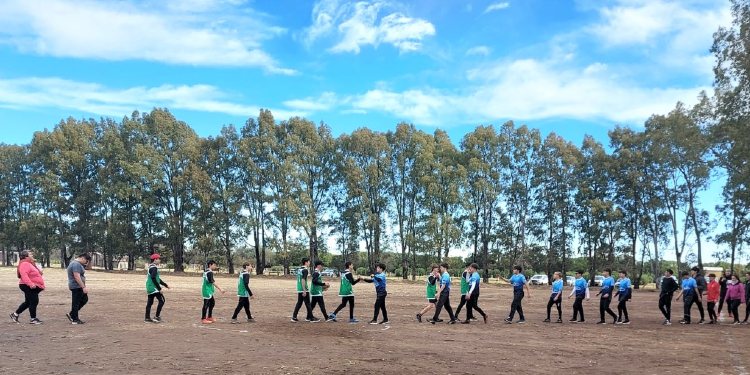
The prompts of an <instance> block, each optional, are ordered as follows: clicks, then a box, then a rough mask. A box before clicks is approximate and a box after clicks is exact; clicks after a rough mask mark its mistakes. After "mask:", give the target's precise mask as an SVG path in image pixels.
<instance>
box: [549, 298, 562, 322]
mask: <svg viewBox="0 0 750 375" xmlns="http://www.w3.org/2000/svg"><path fill="white" fill-rule="evenodd" d="M555 296H557V294H553V295H551V296H549V301H548V302H547V319H550V313H551V312H552V306H555V305H557V319H562V296H558V297H559V298H555Z"/></svg>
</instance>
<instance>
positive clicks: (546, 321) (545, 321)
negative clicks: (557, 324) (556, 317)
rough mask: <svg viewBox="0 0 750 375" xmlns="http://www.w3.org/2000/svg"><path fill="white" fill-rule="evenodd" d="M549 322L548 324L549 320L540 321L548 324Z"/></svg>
mask: <svg viewBox="0 0 750 375" xmlns="http://www.w3.org/2000/svg"><path fill="white" fill-rule="evenodd" d="M549 322H550V320H549V318H547V319H544V320H542V323H549Z"/></svg>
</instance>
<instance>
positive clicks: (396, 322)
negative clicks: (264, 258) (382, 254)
mask: <svg viewBox="0 0 750 375" xmlns="http://www.w3.org/2000/svg"><path fill="white" fill-rule="evenodd" d="M86 275H87V277H88V285H89V287H90V288H91V291H90V294H89V295H90V301H89V304H88V305H87V306H86V307H85V308H84V309H83V310H82V311H81V318H82V319H83V320H85V321H86V322H87V323H86V324H85V325H82V326H73V325H70V324H69V322H68V321H67V319H66V318H65V313H66V312H67V311H69V309H70V307H69V303H70V294H69V292H68V290H67V287H66V279H65V273H64V272H63V271H62V270H59V269H48V270H46V272H45V278H46V280H47V290H46V291H45V292H43V293H42V294H41V303H40V306H39V318H40V319H42V320H43V321H44V324H42V325H39V326H32V325H29V324H25V322H27V321H28V313H24V314H23V315H22V317H21V319H22V320H21V321H22V322H24V324H15V323H13V322H12V321H11V320H10V319H9V318H8V317H7V314H8V313H10V312H11V311H12V310H14V309H15V308H16V307H17V305H18V304H19V303H20V302H21V301H22V293H21V292H20V290H19V289H18V287H17V285H16V283H17V279H16V277H15V269H13V268H0V300H1V301H2V309H1V310H2V313H3V314H4V315H3V317H4V319H3V320H1V321H2V323H0V327H1V329H2V335H1V336H0V374H20V373H27V374H116V373H119V374H146V373H149V374H264V373H270V374H343V373H351V374H359V373H375V374H426V373H431V374H501V373H519V374H551V373H558V374H559V373H562V374H581V373H588V374H686V373H688V372H690V373H706V374H746V373H747V370H748V369H750V359H748V356H747V354H746V353H747V350H748V349H747V348H750V326H730V325H727V324H723V325H720V326H710V325H697V324H693V325H690V326H680V325H678V324H675V325H673V326H671V327H664V326H662V325H661V321H662V319H661V315H660V313H659V310H658V309H657V307H656V304H657V303H656V301H657V294H656V293H654V292H647V291H644V292H636V293H635V295H634V297H633V300H632V302H631V303H630V309H629V310H630V313H631V321H632V322H633V324H632V325H630V326H613V325H611V324H609V325H606V326H597V325H595V324H594V322H596V321H597V320H598V301H597V300H596V299H595V298H592V300H591V301H588V302H586V305H585V309H586V314H587V315H586V316H587V322H586V324H582V325H579V324H571V323H568V322H567V319H570V314H571V306H572V302H571V300H567V299H566V300H565V302H564V304H563V308H564V312H563V319H564V320H565V323H564V324H545V323H542V320H543V319H544V317H545V306H546V302H547V298H548V290H547V289H546V288H540V289H533V290H532V298H531V299H528V298H526V299H525V300H524V310H525V312H526V320H527V323H526V324H525V325H519V324H513V325H507V324H504V323H503V322H502V319H503V318H505V317H506V316H507V314H508V310H509V305H510V297H511V291H510V289H508V288H503V287H499V286H484V287H483V288H482V296H481V299H480V306H482V307H483V308H484V310H485V311H486V312H487V313H488V314H489V315H490V322H489V324H487V325H485V324H481V323H478V324H471V325H462V324H459V325H447V324H438V325H434V326H433V325H431V324H429V323H422V324H419V323H417V321H416V319H415V317H414V314H415V313H416V312H417V311H418V310H419V309H421V308H422V307H423V305H424V302H425V300H424V298H423V296H424V286H423V284H421V283H417V284H412V283H403V282H397V281H392V280H389V286H388V291H389V296H388V299H387V306H388V312H389V318H390V320H391V324H390V327H387V326H381V325H377V326H371V325H367V324H366V322H367V321H369V320H370V319H371V318H372V304H373V303H374V294H375V293H374V288H373V286H372V284H364V283H360V284H357V285H356V286H355V293H356V295H357V300H356V302H357V304H356V311H355V314H356V316H357V317H358V318H359V319H360V320H361V321H362V322H361V323H359V324H353V325H351V324H348V323H346V322H345V321H346V319H341V317H342V316H343V317H347V316H348V312H347V311H348V310H346V309H345V310H344V311H343V312H342V313H340V314H339V317H340V319H339V322H338V323H324V322H321V323H304V322H300V323H290V322H289V317H290V316H291V312H292V309H293V307H294V303H295V301H296V295H295V293H294V289H293V288H294V282H293V281H292V280H291V279H283V278H264V277H255V278H253V279H252V280H251V288H252V289H253V292H254V293H255V295H256V299H254V300H252V301H251V309H252V311H253V315H254V317H255V319H256V321H257V322H256V323H243V324H230V323H229V319H230V317H231V313H232V311H233V309H234V307H235V305H236V303H237V297H236V296H235V293H234V292H235V291H236V278H235V277H231V278H230V277H229V276H227V277H218V278H217V283H218V284H219V285H220V286H221V287H225V288H226V289H228V292H227V293H226V294H224V295H219V296H218V297H217V301H216V309H215V312H214V316H215V317H216V318H217V319H218V321H217V322H216V323H215V324H213V325H209V326H202V325H200V324H199V322H198V320H199V317H200V309H201V297H200V282H201V279H200V276H196V275H193V276H175V275H171V274H164V275H162V277H163V279H164V280H165V281H166V282H167V283H169V285H170V286H171V287H172V290H169V291H167V292H166V293H165V295H166V299H167V304H166V307H165V309H164V312H163V313H162V317H163V318H164V320H165V323H163V324H159V325H157V324H148V323H144V322H143V314H144V307H145V303H146V295H145V292H144V285H143V284H144V281H145V274H124V273H105V272H94V271H89V272H87V274H86ZM332 284H333V285H332V287H331V289H330V290H329V292H328V294H327V297H326V305H327V306H326V307H328V309H329V311H332V310H333V309H334V308H335V307H336V306H337V305H338V303H339V302H340V299H339V298H338V297H337V296H336V294H337V293H336V292H337V291H338V282H337V281H335V279H334V281H333V282H332ZM568 292H569V290H566V292H565V295H566V296H567V293H568ZM456 294H457V293H456ZM451 303H452V305H453V306H454V308H455V306H456V305H457V304H458V297H457V296H455V297H453V298H452V301H451ZM681 307H682V305H681V303H674V305H673V308H674V310H675V311H674V312H675V314H674V315H675V316H674V317H673V320H674V321H675V322H676V321H677V320H679V318H680V316H681V313H680V312H681ZM303 310H304V309H303ZM464 311H465V310H464ZM741 311H742V313H744V305H743V306H742V307H741ZM316 315H317V316H321V314H320V312H319V311H318V312H316ZM443 315H444V318H445V313H443ZM462 315H464V313H462ZM696 315H697V311H694V319H695V316H696ZM241 316H242V315H241ZM300 318H304V313H302V314H300ZM446 320H447V319H446ZM696 321H697V319H696ZM725 323H726V322H725Z"/></svg>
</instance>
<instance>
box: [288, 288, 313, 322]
mask: <svg viewBox="0 0 750 375" xmlns="http://www.w3.org/2000/svg"><path fill="white" fill-rule="evenodd" d="M303 303H304V304H305V309H306V310H307V319H312V318H313V316H312V309H311V308H310V299H309V298H307V297H303V296H302V293H297V305H295V306H294V312H293V313H292V319H297V314H298V313H299V309H301V308H302V304H303Z"/></svg>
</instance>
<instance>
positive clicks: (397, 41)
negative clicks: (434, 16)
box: [303, 0, 435, 53]
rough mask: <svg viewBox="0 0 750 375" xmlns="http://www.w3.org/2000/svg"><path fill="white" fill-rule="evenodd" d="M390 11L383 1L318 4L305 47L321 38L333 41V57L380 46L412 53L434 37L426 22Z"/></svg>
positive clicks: (326, 1)
mask: <svg viewBox="0 0 750 375" xmlns="http://www.w3.org/2000/svg"><path fill="white" fill-rule="evenodd" d="M392 8H393V7H392V6H391V5H390V4H389V3H387V2H382V1H371V2H370V1H360V2H356V3H350V2H341V1H338V0H321V1H319V2H317V3H316V4H315V6H314V7H313V12H312V21H313V24H312V25H311V26H310V27H308V28H307V29H305V33H304V35H303V40H304V42H305V43H306V44H307V45H308V46H310V45H312V43H314V42H316V41H318V40H319V39H323V38H331V39H333V40H336V42H335V44H334V45H333V46H332V47H331V48H329V51H330V52H333V53H344V52H353V53H359V51H360V49H361V48H362V47H363V46H368V45H371V46H375V47H377V46H378V45H380V44H383V43H385V44H390V45H393V46H394V47H396V48H397V49H398V50H399V51H400V52H411V51H416V50H419V49H420V48H421V47H422V41H423V40H424V39H425V38H427V37H429V36H432V35H435V26H434V25H432V23H430V22H429V21H426V20H424V19H421V18H412V17H409V16H407V15H405V14H404V13H402V12H399V11H395V10H393V9H392ZM381 14H383V15H382V17H381Z"/></svg>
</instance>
